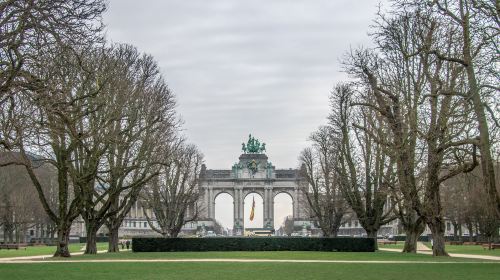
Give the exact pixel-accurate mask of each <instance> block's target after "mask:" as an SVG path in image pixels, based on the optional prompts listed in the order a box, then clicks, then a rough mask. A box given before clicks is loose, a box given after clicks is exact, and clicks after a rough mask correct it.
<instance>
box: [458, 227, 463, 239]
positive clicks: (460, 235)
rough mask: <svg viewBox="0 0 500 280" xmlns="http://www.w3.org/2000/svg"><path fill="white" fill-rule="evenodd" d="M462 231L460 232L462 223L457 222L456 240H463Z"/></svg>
mask: <svg viewBox="0 0 500 280" xmlns="http://www.w3.org/2000/svg"><path fill="white" fill-rule="evenodd" d="M463 234H464V233H463V232H462V224H458V241H460V242H461V241H463V238H462V237H463Z"/></svg>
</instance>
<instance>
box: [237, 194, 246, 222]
mask: <svg viewBox="0 0 500 280" xmlns="http://www.w3.org/2000/svg"><path fill="white" fill-rule="evenodd" d="M239 204H240V205H239V207H238V212H239V214H238V218H239V219H240V226H241V227H244V226H245V218H244V216H243V215H244V214H243V212H244V211H243V207H245V199H244V197H243V188H240V189H239Z"/></svg>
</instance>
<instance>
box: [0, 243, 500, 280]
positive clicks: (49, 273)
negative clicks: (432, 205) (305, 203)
mask: <svg viewBox="0 0 500 280" xmlns="http://www.w3.org/2000/svg"><path fill="white" fill-rule="evenodd" d="M99 245H100V247H101V248H103V246H104V245H106V244H99ZM77 246H81V245H80V244H75V245H73V247H72V248H78V247H77ZM36 249H40V248H36ZM45 249H48V248H45ZM157 259H170V260H172V259H175V260H180V259H231V260H232V259H253V260H264V259H265V260H319V261H324V260H332V261H374V262H376V261H395V262H397V261H404V262H408V263H314V262H312V263H287V262H272V263H269V262H259V261H257V262H244V263H241V262H238V263H237V262H234V261H229V262H154V260H157ZM52 260H70V261H83V262H78V263H60V262H58V263H50V262H49V263H47V262H44V263H37V262H35V263H25V264H21V263H17V264H16V263H7V264H5V263H3V264H0V278H1V279H14V280H15V279H23V280H24V279H28V280H29V279H71V280H79V279H92V280H100V279H106V280H112V279H120V280H126V279H217V280H225V279H243V280H244V279H271V280H274V279H276V280H277V279H286V280H294V279H349V280H350V279H353V280H358V279H360V280H368V279H384V280H390V279H398V280H399V279H409V280H412V279H429V280H430V279H458V280H460V279H478V280H486V279H488V280H489V279H498V275H500V262H490V261H482V260H470V259H465V258H446V257H437V258H436V257H432V256H429V255H421V254H418V255H417V254H409V255H408V254H402V253H397V252H384V251H378V252H373V253H350V252H292V251H280V252H162V253H133V252H130V251H128V252H120V253H103V254H97V255H93V256H73V257H72V258H69V259H61V258H54V259H52ZM96 260H97V261H99V260H106V261H108V262H102V263H99V262H92V263H89V262H85V261H96ZM119 260H132V262H119ZM133 260H137V261H133ZM145 260H150V261H151V262H141V261H145ZM449 262H452V263H449Z"/></svg>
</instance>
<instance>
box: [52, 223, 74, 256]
mask: <svg viewBox="0 0 500 280" xmlns="http://www.w3.org/2000/svg"><path fill="white" fill-rule="evenodd" d="M70 228H71V227H65V226H64V227H61V228H59V229H58V230H57V249H56V252H55V253H54V257H63V258H69V257H71V254H70V253H69V231H70Z"/></svg>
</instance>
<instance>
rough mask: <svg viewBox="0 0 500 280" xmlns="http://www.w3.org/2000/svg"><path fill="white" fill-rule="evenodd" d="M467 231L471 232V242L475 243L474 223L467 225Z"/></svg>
mask: <svg viewBox="0 0 500 280" xmlns="http://www.w3.org/2000/svg"><path fill="white" fill-rule="evenodd" d="M467 230H468V231H469V242H474V237H473V235H474V227H473V226H472V222H469V223H467Z"/></svg>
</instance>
